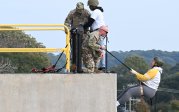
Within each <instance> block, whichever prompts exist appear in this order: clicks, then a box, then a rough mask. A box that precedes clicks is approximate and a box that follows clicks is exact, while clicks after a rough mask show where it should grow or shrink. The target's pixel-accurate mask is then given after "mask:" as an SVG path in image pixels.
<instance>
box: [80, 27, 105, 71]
mask: <svg viewBox="0 0 179 112" xmlns="http://www.w3.org/2000/svg"><path fill="white" fill-rule="evenodd" d="M107 33H108V27H107V26H101V27H100V28H99V29H98V30H96V31H93V32H91V33H89V34H88V38H85V40H84V41H83V44H82V50H83V63H84V66H85V67H83V72H85V73H93V72H97V71H98V70H97V65H98V63H99V61H100V59H101V57H103V55H102V54H103V53H102V50H105V49H106V48H105V46H101V45H100V44H99V41H100V38H103V37H104V38H105V37H106V36H107Z"/></svg>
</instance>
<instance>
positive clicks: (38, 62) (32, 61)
mask: <svg viewBox="0 0 179 112" xmlns="http://www.w3.org/2000/svg"><path fill="white" fill-rule="evenodd" d="M2 28H11V27H2ZM0 39H1V41H0V47H1V48H45V46H43V45H42V43H38V42H37V41H36V39H35V38H34V37H32V36H30V35H27V34H25V32H23V31H0ZM0 57H2V58H1V62H4V64H7V63H8V64H9V67H8V69H9V70H6V71H3V70H2V69H1V68H0V69H1V73H30V72H31V69H32V68H34V67H36V68H42V67H44V66H47V65H49V64H50V61H49V60H48V56H47V53H0ZM3 60H4V61H3ZM5 60H8V61H7V63H5ZM1 64H2V63H1ZM2 65H3V64H2ZM10 70H11V71H10Z"/></svg>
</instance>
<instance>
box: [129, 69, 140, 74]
mask: <svg viewBox="0 0 179 112" xmlns="http://www.w3.org/2000/svg"><path fill="white" fill-rule="evenodd" d="M130 72H131V73H132V74H138V72H136V71H135V70H133V69H131V71H130Z"/></svg>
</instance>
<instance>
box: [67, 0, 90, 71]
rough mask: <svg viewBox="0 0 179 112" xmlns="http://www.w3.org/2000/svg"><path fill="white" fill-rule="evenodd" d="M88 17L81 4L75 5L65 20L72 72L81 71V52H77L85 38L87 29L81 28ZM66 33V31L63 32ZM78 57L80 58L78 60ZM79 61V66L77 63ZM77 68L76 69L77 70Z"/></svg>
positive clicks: (88, 14) (88, 13)
mask: <svg viewBox="0 0 179 112" xmlns="http://www.w3.org/2000/svg"><path fill="white" fill-rule="evenodd" d="M89 17H90V12H89V11H88V10H87V9H85V8H84V4H83V3H82V2H78V3H77V4H76V8H75V9H74V10H71V11H70V13H69V14H68V16H67V17H66V19H65V22H64V24H65V25H66V26H67V27H68V28H69V30H70V32H71V46H72V66H71V70H72V71H73V72H76V70H77V72H78V71H81V70H78V68H80V69H81V63H82V62H81V60H82V59H81V55H82V54H83V52H82V51H81V50H79V48H81V46H80V45H81V44H82V42H83V40H84V38H85V37H86V32H87V29H84V28H83V25H84V24H86V23H87V22H88V18H89ZM65 32H66V31H65ZM78 57H80V58H78ZM79 61H80V64H79V63H78V62H79ZM77 67H78V68H77Z"/></svg>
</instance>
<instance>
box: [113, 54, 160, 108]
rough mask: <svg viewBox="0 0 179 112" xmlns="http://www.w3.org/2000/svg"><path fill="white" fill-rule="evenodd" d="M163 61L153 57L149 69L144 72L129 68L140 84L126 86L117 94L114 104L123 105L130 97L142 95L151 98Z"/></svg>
mask: <svg viewBox="0 0 179 112" xmlns="http://www.w3.org/2000/svg"><path fill="white" fill-rule="evenodd" d="M162 66H163V61H162V60H161V59H160V58H159V57H154V58H153V60H152V62H151V69H149V70H148V71H147V72H146V73H145V74H140V73H138V72H136V71H135V70H133V69H131V71H130V72H131V73H132V74H134V75H135V76H136V78H137V79H138V80H139V81H140V83H141V84H139V85H136V86H132V87H129V88H127V89H126V90H125V91H123V92H122V93H121V94H120V95H119V97H118V98H119V99H118V101H117V102H116V106H119V105H123V104H125V102H127V101H129V99H130V97H140V96H144V97H147V98H152V97H153V96H155V93H156V91H157V89H158V86H159V84H160V78H161V74H162V70H163V69H162Z"/></svg>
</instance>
